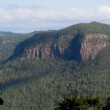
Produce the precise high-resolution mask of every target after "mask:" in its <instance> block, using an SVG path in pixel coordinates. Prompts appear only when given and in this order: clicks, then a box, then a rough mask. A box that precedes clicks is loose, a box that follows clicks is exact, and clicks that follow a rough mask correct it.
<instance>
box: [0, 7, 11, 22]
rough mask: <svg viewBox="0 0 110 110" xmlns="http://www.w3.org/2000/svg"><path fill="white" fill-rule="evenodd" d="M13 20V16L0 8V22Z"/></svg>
mask: <svg viewBox="0 0 110 110" xmlns="http://www.w3.org/2000/svg"><path fill="white" fill-rule="evenodd" d="M12 18H13V17H12V15H11V14H9V13H8V12H7V11H6V10H5V9H3V8H0V22H9V21H11V20H12Z"/></svg>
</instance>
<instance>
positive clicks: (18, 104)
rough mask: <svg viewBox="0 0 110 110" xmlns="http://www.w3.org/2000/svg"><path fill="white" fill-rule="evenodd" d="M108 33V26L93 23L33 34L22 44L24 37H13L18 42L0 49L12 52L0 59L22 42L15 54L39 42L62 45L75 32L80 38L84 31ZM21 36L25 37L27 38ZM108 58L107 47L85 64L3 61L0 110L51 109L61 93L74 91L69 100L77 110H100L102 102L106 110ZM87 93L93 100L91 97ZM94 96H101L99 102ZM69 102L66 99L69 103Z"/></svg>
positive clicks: (109, 104) (109, 75)
mask: <svg viewBox="0 0 110 110" xmlns="http://www.w3.org/2000/svg"><path fill="white" fill-rule="evenodd" d="M75 30H77V31H75ZM109 30H110V26H108V25H105V24H103V25H102V24H100V23H94V22H93V23H90V24H87V25H85V24H78V25H75V26H72V27H71V28H65V29H63V30H59V31H48V32H39V33H37V32H34V33H31V35H33V34H35V33H36V35H34V36H33V37H32V38H29V39H27V40H25V41H22V40H23V39H25V38H23V39H22V37H19V38H18V37H17V38H18V39H17V38H16V39H15V37H13V36H12V40H13V39H14V41H15V40H16V43H15V44H10V45H11V46H10V45H9V44H7V45H6V47H5V46H1V47H0V49H2V48H5V49H8V48H9V51H10V50H11V49H12V50H11V52H10V53H9V54H8V55H6V53H3V51H2V54H3V55H4V56H5V55H6V56H5V57H4V58H3V56H2V57H1V59H5V58H7V57H8V56H9V55H10V54H11V53H12V52H13V49H14V46H15V45H17V44H18V42H19V41H22V42H21V43H20V44H18V45H17V47H16V49H15V51H17V52H21V53H22V49H26V48H29V47H33V46H35V45H37V44H40V43H41V44H42V45H43V44H45V42H48V44H49V43H50V42H51V41H54V42H59V43H60V44H61V45H64V46H65V45H66V44H67V43H68V42H70V39H72V38H73V36H74V35H75V34H76V32H79V34H80V35H82V34H84V33H85V31H86V33H92V32H93V33H106V34H109V33H110V31H109ZM29 35H30V34H29ZM62 35H63V36H62ZM68 35H72V38H68ZM25 37H26V38H27V35H26V36H25ZM62 37H64V42H63V41H62V42H61V39H62ZM57 38H58V39H57ZM3 39H5V37H3ZM6 39H9V40H10V39H11V38H6ZM59 39H60V41H59ZM80 40H82V39H80ZM1 41H2V40H1ZM1 41H0V42H1ZM13 45H14V46H13ZM12 47H13V48H12ZM21 47H22V48H21ZM19 49H20V50H19ZM3 50H4V49H3ZM18 50H19V51H18ZM9 51H8V50H7V51H6V52H7V53H8V52H9ZM21 53H20V54H21ZM15 57H16V54H15ZM109 57H110V46H108V47H107V48H104V49H102V50H101V51H100V53H99V54H97V56H96V58H95V59H94V60H93V61H88V62H85V63H78V62H75V61H73V60H62V59H57V58H56V59H52V58H48V59H45V60H44V59H42V60H37V59H24V60H23V59H21V58H16V59H15V60H12V61H7V62H5V63H3V64H1V65H0V95H1V97H2V98H3V100H4V105H2V106H0V110H8V109H9V110H53V109H54V108H55V107H56V104H57V103H58V102H59V101H60V100H62V96H64V95H65V94H69V95H70V96H71V95H73V93H74V92H75V91H77V95H76V96H75V97H72V100H74V102H75V103H76V100H77V101H78V104H79V105H78V109H79V108H80V109H83V108H85V107H87V108H93V109H96V110H101V108H102V103H103V102H102V100H103V101H104V102H105V105H103V108H104V110H110V98H108V97H109V96H110V58H109ZM90 94H93V96H96V97H95V98H94V97H93V96H90ZM97 96H100V97H102V100H101V99H100V98H99V97H97ZM72 100H71V98H70V100H69V101H72ZM94 100H95V101H96V103H95V104H94V105H93V103H92V104H91V102H92V101H94ZM66 102H68V98H66V99H65V100H63V103H66ZM61 104H62V102H61ZM64 105H65V104H64Z"/></svg>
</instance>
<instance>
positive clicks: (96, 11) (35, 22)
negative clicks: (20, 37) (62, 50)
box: [0, 0, 110, 33]
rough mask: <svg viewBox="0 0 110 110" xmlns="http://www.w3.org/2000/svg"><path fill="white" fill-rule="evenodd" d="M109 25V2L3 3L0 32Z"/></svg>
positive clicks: (52, 0) (0, 5)
mask: <svg viewBox="0 0 110 110" xmlns="http://www.w3.org/2000/svg"><path fill="white" fill-rule="evenodd" d="M92 21H97V22H103V23H108V24H110V0H0V30H1V31H11V32H21V33H24V32H31V31H39V30H53V29H60V28H63V27H66V26H69V25H73V24H76V23H80V22H92Z"/></svg>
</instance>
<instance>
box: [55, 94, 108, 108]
mask: <svg viewBox="0 0 110 110" xmlns="http://www.w3.org/2000/svg"><path fill="white" fill-rule="evenodd" d="M54 110H110V98H109V97H108V98H107V99H106V101H105V102H104V101H103V100H102V98H100V97H98V96H92V95H88V96H78V95H73V96H66V97H64V98H63V100H62V101H60V102H59V103H58V104H57V107H55V109H54Z"/></svg>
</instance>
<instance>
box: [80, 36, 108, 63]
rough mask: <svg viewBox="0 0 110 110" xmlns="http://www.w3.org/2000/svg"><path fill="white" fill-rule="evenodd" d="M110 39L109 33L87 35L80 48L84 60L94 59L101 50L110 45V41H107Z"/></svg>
mask: <svg viewBox="0 0 110 110" xmlns="http://www.w3.org/2000/svg"><path fill="white" fill-rule="evenodd" d="M108 39H109V36H108V35H102V34H90V35H87V36H86V37H85V38H84V40H83V42H82V44H81V49H80V54H81V57H82V61H87V60H90V59H94V58H95V57H96V55H97V54H98V53H99V51H100V50H102V49H103V48H105V47H107V46H108V45H109V43H108V42H107V40H108Z"/></svg>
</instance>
